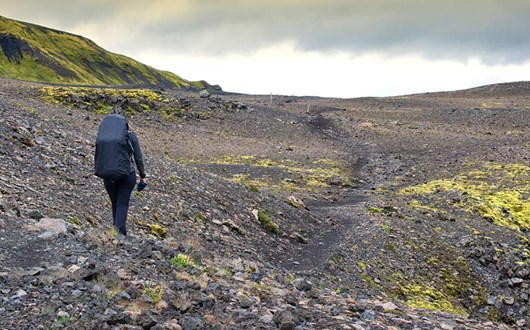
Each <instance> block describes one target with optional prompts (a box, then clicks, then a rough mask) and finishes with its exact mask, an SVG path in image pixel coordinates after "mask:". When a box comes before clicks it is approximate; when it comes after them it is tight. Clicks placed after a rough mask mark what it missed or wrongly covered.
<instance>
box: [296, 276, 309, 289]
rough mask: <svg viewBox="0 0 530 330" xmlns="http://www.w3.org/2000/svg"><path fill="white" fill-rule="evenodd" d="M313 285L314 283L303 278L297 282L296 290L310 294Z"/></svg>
mask: <svg viewBox="0 0 530 330" xmlns="http://www.w3.org/2000/svg"><path fill="white" fill-rule="evenodd" d="M312 285H313V283H311V282H310V281H308V280H306V279H305V278H303V279H300V280H298V281H297V282H296V284H295V288H296V290H298V291H303V292H308V291H309V290H311V288H312Z"/></svg>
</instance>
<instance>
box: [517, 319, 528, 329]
mask: <svg viewBox="0 0 530 330" xmlns="http://www.w3.org/2000/svg"><path fill="white" fill-rule="evenodd" d="M515 324H516V325H517V326H518V327H524V326H525V325H526V320H525V319H520V320H517V321H516V322H515Z"/></svg>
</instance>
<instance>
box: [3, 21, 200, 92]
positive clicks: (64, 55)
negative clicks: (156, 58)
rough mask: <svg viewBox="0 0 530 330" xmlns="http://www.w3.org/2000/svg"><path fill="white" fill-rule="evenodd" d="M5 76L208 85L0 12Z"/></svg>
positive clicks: (57, 80)
mask: <svg viewBox="0 0 530 330" xmlns="http://www.w3.org/2000/svg"><path fill="white" fill-rule="evenodd" d="M0 47H1V51H0V76H3V77H7V78H15V79H21V80H29V81H39V82H48V83H62V84H81V85H157V86H160V87H177V88H203V87H208V85H207V83H206V82H203V81H200V82H191V81H187V80H185V79H182V78H181V77H179V76H177V75H175V74H173V73H171V72H167V71H160V70H156V69H154V68H152V67H150V66H147V65H145V64H142V63H140V62H138V61H135V60H133V59H131V58H129V57H126V56H123V55H119V54H114V53H111V52H108V51H106V50H105V49H103V48H101V47H99V46H98V45H96V44H95V43H94V42H93V41H91V40H89V39H87V38H84V37H81V36H78V35H74V34H71V33H67V32H62V31H58V30H53V29H49V28H46V27H42V26H38V25H34V24H29V23H24V22H20V21H15V20H12V19H8V18H5V17H2V16H0Z"/></svg>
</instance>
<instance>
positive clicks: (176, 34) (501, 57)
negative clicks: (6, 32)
mask: <svg viewBox="0 0 530 330" xmlns="http://www.w3.org/2000/svg"><path fill="white" fill-rule="evenodd" d="M6 5H7V6H6ZM155 5H156V6H155ZM4 6H5V8H9V7H10V6H18V7H16V8H19V9H17V10H19V11H20V12H25V13H26V15H27V13H28V12H31V11H33V12H34V15H35V17H41V19H42V17H44V18H46V19H49V20H50V21H53V20H56V21H57V22H59V21H60V23H61V24H62V25H61V26H64V27H65V28H69V27H75V26H76V25H78V24H82V23H83V22H91V23H97V24H100V25H101V26H113V25H120V26H121V28H122V30H128V31H130V32H131V33H130V35H124V36H123V38H121V40H119V41H117V42H118V43H119V45H120V47H128V48H129V49H134V48H135V47H138V45H139V44H141V47H143V48H145V47H147V48H155V49H161V50H162V51H167V52H178V53H190V54H193V53H195V54H196V53H204V54H209V55H223V54H229V53H237V54H248V53H250V52H253V51H255V50H257V49H260V48H262V47H265V46H268V45H271V44H275V43H281V42H292V43H293V44H294V45H295V46H296V47H297V48H298V49H301V50H307V51H316V52H323V53H326V52H334V51H344V52H349V53H351V54H353V55H356V54H363V53H368V52H377V53H380V54H388V55H389V56H392V55H395V54H403V53H416V54H423V55H424V56H426V57H428V58H432V59H459V60H462V61H466V60H468V59H469V58H471V57H479V58H481V59H482V60H483V61H486V62H487V63H490V64H495V63H510V62H513V63H516V62H523V61H528V60H530V24H528V18H529V17H530V1H528V0H503V1H499V0H446V1H432V0H400V1H398V0H283V1H282V0H263V1H262V0H254V1H243V0H215V1H214V0H202V1H199V0H173V1H170V0H151V1H147V0H146V1H142V0H134V1H124V0H116V1H112V2H109V1H103V0H97V1H90V2H85V1H79V2H77V1H76V2H75V5H74V4H72V1H58V0H55V1H53V0H52V1H30V2H28V1H25V0H19V1H11V0H4V1H2V4H1V5H0V10H3V9H2V7H4ZM154 7H156V9H157V10H159V11H160V13H159V14H160V15H157V12H153V11H149V10H147V9H150V8H151V9H152V8H154ZM10 8H14V7H10ZM165 8H167V10H166V11H165V12H164V9H165ZM142 10H145V13H146V14H145V16H144V17H142V18H141V19H137V20H133V21H131V18H130V16H129V15H121V13H124V12H127V11H137V12H139V13H142ZM11 11H13V9H11ZM133 35H134V39H133V38H132V37H131V36H133ZM87 37H94V36H87ZM102 38H104V36H103V37H101V36H98V39H102ZM108 42H111V41H108Z"/></svg>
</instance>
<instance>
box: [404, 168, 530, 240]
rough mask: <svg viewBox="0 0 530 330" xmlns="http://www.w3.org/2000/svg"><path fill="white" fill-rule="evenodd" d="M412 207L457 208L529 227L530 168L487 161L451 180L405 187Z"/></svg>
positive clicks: (511, 225) (502, 223)
mask: <svg viewBox="0 0 530 330" xmlns="http://www.w3.org/2000/svg"><path fill="white" fill-rule="evenodd" d="M400 193H401V194H402V195H407V196H414V197H415V199H414V200H413V201H412V203H411V206H413V207H415V208H423V209H427V210H431V211H437V210H439V209H440V208H444V209H447V208H449V209H450V208H456V209H459V210H463V211H465V212H467V213H470V214H478V215H480V216H481V217H482V218H484V219H486V220H488V221H491V222H492V223H494V224H496V225H499V226H504V227H509V228H512V229H515V230H528V229H530V200H529V195H530V167H528V166H524V165H520V164H508V165H502V164H496V163H487V164H484V165H483V166H482V168H481V169H480V170H470V171H468V172H465V173H462V174H461V175H458V176H455V177H453V178H449V179H439V180H434V181H431V182H428V183H425V184H421V185H417V186H413V187H406V188H403V189H401V190H400Z"/></svg>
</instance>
